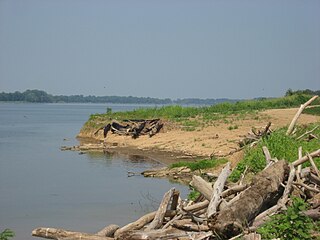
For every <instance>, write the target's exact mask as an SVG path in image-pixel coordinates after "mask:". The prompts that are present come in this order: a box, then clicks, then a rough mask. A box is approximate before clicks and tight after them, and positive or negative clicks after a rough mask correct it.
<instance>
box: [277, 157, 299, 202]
mask: <svg viewBox="0 0 320 240" xmlns="http://www.w3.org/2000/svg"><path fill="white" fill-rule="evenodd" d="M289 168H290V173H289V177H288V181H287V185H286V187H285V189H284V192H283V196H282V197H281V199H280V202H279V203H280V204H281V205H282V206H284V205H285V204H286V203H287V201H288V199H289V194H290V193H291V191H292V183H293V180H294V177H295V175H296V170H295V168H294V167H293V165H292V164H291V163H290V164H289Z"/></svg>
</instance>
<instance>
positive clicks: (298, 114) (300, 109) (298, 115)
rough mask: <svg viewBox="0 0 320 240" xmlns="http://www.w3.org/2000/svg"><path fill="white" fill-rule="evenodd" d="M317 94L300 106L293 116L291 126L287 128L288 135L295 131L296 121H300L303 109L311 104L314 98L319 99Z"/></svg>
mask: <svg viewBox="0 0 320 240" xmlns="http://www.w3.org/2000/svg"><path fill="white" fill-rule="evenodd" d="M317 97H318V96H317V95H316V96H313V97H312V98H310V99H309V100H308V101H307V102H306V103H304V104H301V106H300V108H299V109H298V111H297V113H296V115H295V116H294V117H293V119H292V121H291V123H290V125H289V127H288V130H287V133H286V134H287V135H290V134H291V133H292V132H293V129H294V126H295V125H296V122H297V121H298V118H299V117H300V115H301V113H302V111H303V110H304V109H305V108H306V107H307V106H308V105H310V104H311V103H312V102H313V101H314V100H316V99H317Z"/></svg>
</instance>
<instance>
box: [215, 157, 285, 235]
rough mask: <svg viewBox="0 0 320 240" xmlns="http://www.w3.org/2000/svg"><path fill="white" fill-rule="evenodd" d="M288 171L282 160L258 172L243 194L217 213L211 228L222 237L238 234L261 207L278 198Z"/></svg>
mask: <svg viewBox="0 0 320 240" xmlns="http://www.w3.org/2000/svg"><path fill="white" fill-rule="evenodd" d="M288 173H289V167H288V164H287V162H286V161H284V160H281V161H278V162H276V163H275V164H274V165H272V166H271V167H269V168H267V169H266V170H264V171H262V172H260V173H258V174H257V175H256V176H255V177H254V179H253V181H252V185H251V187H250V188H248V189H247V190H246V191H245V194H241V197H240V198H239V199H238V200H237V201H235V202H234V203H233V204H232V205H230V206H229V207H227V208H225V209H222V210H221V211H220V212H219V213H218V215H217V216H216V218H215V221H213V223H212V224H210V227H211V229H212V230H213V231H215V232H217V233H218V234H219V235H220V236H223V237H232V236H234V235H237V234H239V233H240V232H241V231H242V229H243V228H244V227H246V225H247V224H250V223H251V222H252V221H253V219H254V218H255V217H256V216H257V215H258V213H259V212H260V211H261V209H263V208H264V207H267V206H268V205H269V204H271V203H273V202H275V201H277V200H278V198H279V197H280V195H279V192H281V189H283V188H282V186H281V184H282V183H283V182H284V180H285V179H286V178H287V176H288Z"/></svg>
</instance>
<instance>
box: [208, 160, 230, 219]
mask: <svg viewBox="0 0 320 240" xmlns="http://www.w3.org/2000/svg"><path fill="white" fill-rule="evenodd" d="M230 173H231V171H230V162H228V163H227V165H226V166H225V167H224V168H223V169H222V171H221V173H220V175H219V177H218V179H217V181H216V182H215V183H214V185H213V191H212V195H211V199H210V203H209V206H208V210H207V217H208V218H210V217H211V216H212V215H214V214H216V212H217V208H218V205H219V203H220V199H221V193H222V190H223V188H224V185H225V183H226V181H227V178H228V177H229V175H230Z"/></svg>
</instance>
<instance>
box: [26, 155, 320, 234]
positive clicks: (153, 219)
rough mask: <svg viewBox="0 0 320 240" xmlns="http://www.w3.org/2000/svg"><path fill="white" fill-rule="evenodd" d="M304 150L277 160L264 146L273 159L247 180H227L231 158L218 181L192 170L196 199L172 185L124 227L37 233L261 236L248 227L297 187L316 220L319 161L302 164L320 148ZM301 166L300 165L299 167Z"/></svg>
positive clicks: (275, 209)
mask: <svg viewBox="0 0 320 240" xmlns="http://www.w3.org/2000/svg"><path fill="white" fill-rule="evenodd" d="M299 152H300V154H299V157H298V160H296V161H294V162H293V163H291V164H288V163H287V162H286V161H284V160H281V161H277V162H274V161H273V160H274V159H271V156H268V155H270V154H268V153H267V151H266V149H265V153H266V156H267V157H266V158H268V159H269V158H270V159H271V161H270V163H271V162H274V163H273V164H272V165H270V166H268V167H267V168H266V169H264V170H263V171H262V172H260V173H258V174H257V175H256V176H255V177H254V178H253V180H252V183H251V184H248V185H232V184H229V183H227V182H226V179H227V176H228V175H229V173H230V171H229V163H228V164H227V165H226V166H225V168H224V169H223V170H222V171H221V173H220V175H219V176H218V177H217V179H216V181H215V182H214V183H211V182H207V181H206V180H204V179H203V178H202V177H200V176H193V178H192V181H191V183H190V185H191V186H193V187H194V188H195V189H196V190H197V191H199V192H200V193H201V195H200V197H198V198H197V200H195V201H184V200H181V199H180V197H179V195H180V194H179V191H177V190H175V189H170V190H169V191H168V192H167V193H165V194H164V196H163V199H162V201H161V203H160V206H159V208H158V210H157V211H154V212H151V213H148V214H146V215H144V216H142V217H141V218H139V219H138V220H137V221H135V222H132V223H129V224H127V225H126V226H123V227H121V228H119V226H117V225H109V226H107V227H105V228H104V229H102V230H101V231H99V232H98V233H95V234H89V233H81V232H72V231H68V230H64V229H55V228H37V229H35V230H33V232H32V234H33V235H34V236H38V237H42V238H50V239H65V240H67V239H68V240H71V239H75V240H78V239H92V240H102V239H104V240H111V239H113V240H125V239H128V240H129V239H130V240H134V239H136V240H140V239H179V240H184V239H185V240H187V239H197V240H201V239H207V240H208V239H237V238H238V237H240V236H241V237H242V238H243V239H260V236H259V235H258V234H255V233H251V234H245V233H246V232H247V230H249V231H255V230H256V229H257V228H258V227H259V226H260V225H261V224H264V223H265V222H266V221H267V220H268V219H269V217H270V216H271V215H273V214H276V213H277V212H279V211H282V210H284V209H286V207H287V206H288V205H289V204H291V201H289V200H290V199H289V196H290V194H291V192H292V189H295V192H294V193H293V194H297V193H298V194H301V195H302V196H304V197H305V198H307V199H309V200H308V202H309V203H310V204H311V205H312V208H311V209H309V210H308V211H303V212H301V214H305V215H306V216H309V217H311V218H312V219H314V220H319V219H320V188H319V186H320V177H318V175H317V171H316V170H315V169H316V168H315V167H307V168H302V167H301V164H303V163H304V162H307V161H310V159H312V158H316V157H320V149H319V150H316V151H314V152H312V153H310V154H307V155H306V156H302V150H300V151H299ZM309 156H311V157H309ZM312 161H313V159H312ZM312 161H311V163H312ZM297 169H301V170H300V172H298V170H297ZM181 171H184V170H183V169H181ZM298 176H299V177H298ZM296 192H297V193H296ZM210 211H211V212H210Z"/></svg>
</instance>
